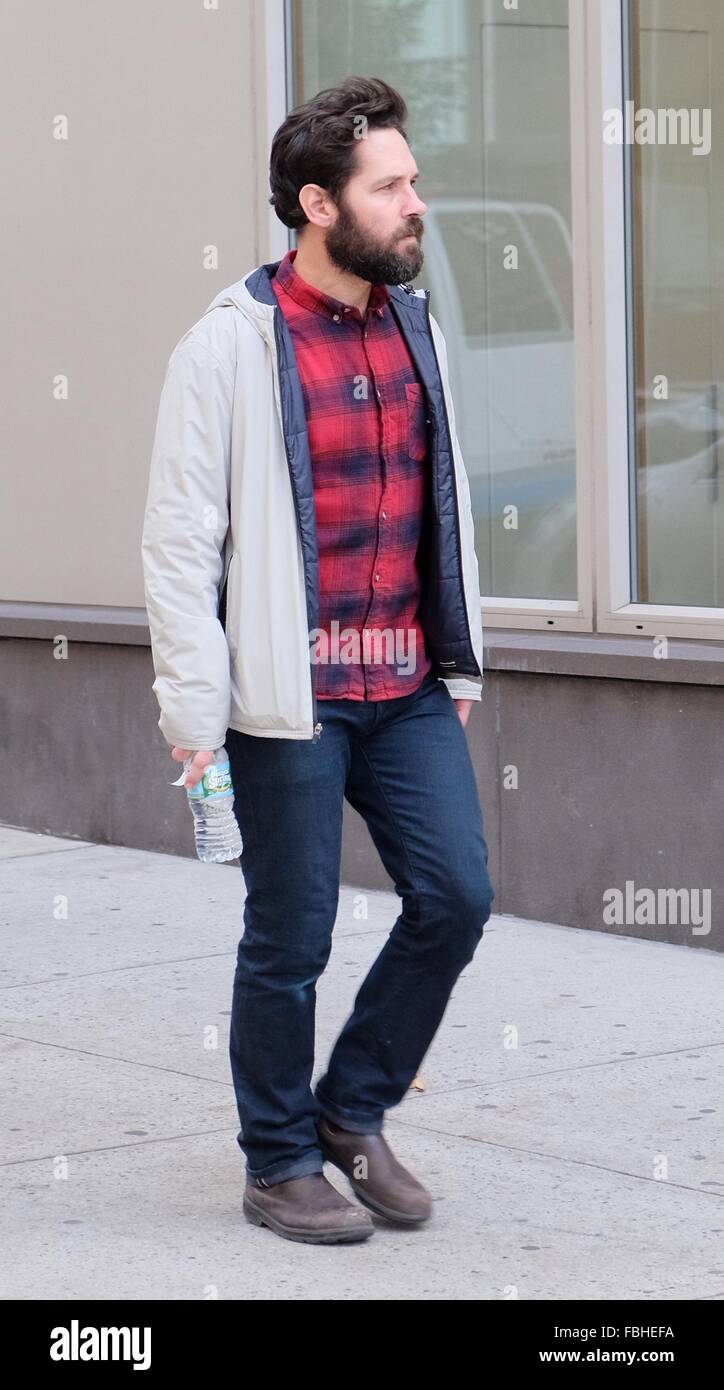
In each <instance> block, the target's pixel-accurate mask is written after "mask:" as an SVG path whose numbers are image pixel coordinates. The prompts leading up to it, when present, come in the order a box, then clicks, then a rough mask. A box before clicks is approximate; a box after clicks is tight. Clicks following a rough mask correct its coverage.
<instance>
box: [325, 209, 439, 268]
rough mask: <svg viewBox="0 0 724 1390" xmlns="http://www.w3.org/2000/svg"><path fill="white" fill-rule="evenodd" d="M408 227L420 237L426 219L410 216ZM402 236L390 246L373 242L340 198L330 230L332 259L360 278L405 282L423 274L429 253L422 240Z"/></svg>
mask: <svg viewBox="0 0 724 1390" xmlns="http://www.w3.org/2000/svg"><path fill="white" fill-rule="evenodd" d="M405 229H406V231H408V232H411V233H412V234H413V236H415V237H417V238H420V237H421V236H422V232H423V225H422V219H421V218H420V217H410V218H408V220H407V223H406V226H405ZM402 235H403V229H402V228H400V232H399V237H402ZM399 237H398V238H396V239H395V240H394V241H393V242H392V244H391V246H390V247H381V246H376V245H374V244H372V243H371V242H370V238H369V234H368V233H365V232H363V231H362V230H361V228H360V226H359V224H358V223H357V222H356V220H355V218H354V217H353V216H352V214H351V213H350V212H349V211H348V209H347V208H346V207H345V205H344V203H343V202H342V201H341V200H340V202H339V216H338V218H337V221H336V222H335V224H334V226H333V227H332V228H331V229H330V231H329V232H328V233H327V236H326V238H325V246H326V249H327V255H328V256H329V259H330V260H331V261H333V262H334V264H335V265H336V266H339V268H340V270H346V271H348V272H349V273H350V274H351V275H357V276H358V277H359V279H360V280H366V281H367V282H368V283H369V284H370V285H404V284H407V282H408V280H414V278H415V276H416V275H419V273H420V270H421V268H422V263H423V261H424V259H425V257H424V255H423V251H422V247H421V245H420V242H419V240H418V241H417V242H414V241H405V242H403V241H401V240H400V239H399ZM403 247H404V248H405V250H404V252H403V249H402V248H403ZM395 248H399V249H395Z"/></svg>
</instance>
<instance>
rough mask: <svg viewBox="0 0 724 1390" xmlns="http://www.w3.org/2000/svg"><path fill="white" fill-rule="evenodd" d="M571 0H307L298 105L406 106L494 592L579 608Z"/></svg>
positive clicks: (438, 306)
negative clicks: (343, 90)
mask: <svg viewBox="0 0 724 1390" xmlns="http://www.w3.org/2000/svg"><path fill="white" fill-rule="evenodd" d="M567 15H568V6H567V0H526V3H525V5H522V4H521V5H520V6H519V7H518V8H517V9H507V8H506V7H505V6H504V5H503V4H502V3H501V2H500V0H297V2H296V4H295V5H294V7H293V17H294V35H293V40H294V42H293V52H294V67H295V92H294V99H295V101H302V100H306V99H307V98H308V97H310V96H312V95H313V94H314V93H315V92H317V91H319V90H320V89H321V88H322V87H327V86H331V85H333V84H334V83H335V82H337V81H340V80H341V79H342V78H343V77H346V76H348V75H349V74H351V73H357V74H366V75H371V76H376V77H382V78H384V79H385V81H387V82H390V83H391V84H392V85H393V86H394V87H396V88H398V90H399V91H400V92H401V93H402V95H403V97H404V99H405V101H406V103H407V105H408V108H409V122H408V136H409V139H410V143H411V146H412V149H413V152H414V154H415V158H416V160H417V163H418V167H419V169H420V181H419V184H418V190H419V192H420V195H421V197H422V198H423V199H424V201H425V202H426V203H427V205H428V212H427V214H426V216H425V237H424V241H423V247H424V250H425V264H424V266H423V269H422V271H421V273H420V275H419V276H418V279H417V282H416V283H417V285H418V286H421V287H422V286H424V287H425V288H429V289H430V291H431V299H430V307H431V309H432V312H433V314H434V315H435V317H436V318H437V319H438V321H439V323H440V325H441V327H442V330H443V332H444V334H445V338H446V342H447V347H448V356H449V364H450V375H451V383H452V390H453V394H454V399H455V409H456V418H457V423H458V434H459V436H460V442H461V445H462V450H463V455H464V458H465V464H466V468H467V471H468V475H469V478H470V489H471V496H472V502H473V510H474V513H475V518H476V531H477V535H476V546H477V554H478V560H479V564H480V582H481V588H482V592H483V595H488V596H491V597H495V598H506V597H510V598H513V599H525V598H532V599H542V598H543V599H567V600H575V599H576V598H577V582H576V581H577V576H576V485H575V463H576V454H575V418H574V397H575V392H574V366H575V364H574V353H573V308H572V248H571V172H570V113H569V83H568V20H567Z"/></svg>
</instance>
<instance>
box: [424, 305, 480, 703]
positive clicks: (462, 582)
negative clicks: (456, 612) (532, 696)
mask: <svg viewBox="0 0 724 1390" xmlns="http://www.w3.org/2000/svg"><path fill="white" fill-rule="evenodd" d="M425 318H426V320H427V331H428V335H429V338H430V346H431V347H432V352H433V357H434V358H435V362H436V363H437V370H438V375H439V377H440V387H441V394H442V408H443V414H444V416H445V424H446V426H447V433H448V439H449V440H450V464H451V468H450V472H451V474H452V484H453V492H454V493H455V537H456V540H457V550H458V569H459V571H460V591H461V593H462V596H463V608H464V609H465V623H466V626H467V629H468V642H469V643H470V650H471V652H472V653H473V663H474V665H475V667H476V670H477V674H478V675H479V676H482V674H483V673H482V671H481V670H480V666H479V665H478V662H477V661H476V660H475V651H474V649H473V636H472V633H471V631H470V615H469V613H468V601H467V597H466V595H465V578H464V575H463V554H462V541H461V539H460V521H459V513H458V484H457V478H456V477H455V446H454V443H453V437H452V430H451V429H450V420H449V418H448V413H447V403H446V401H445V388H444V385H443V380H442V372H441V370H440V363H439V361H438V357H437V350H436V348H435V339H434V338H433V335H432V324H431V323H430V291H429V290H425ZM435 428H436V432H437V426H436V427H435ZM478 601H479V600H478ZM440 664H447V663H440Z"/></svg>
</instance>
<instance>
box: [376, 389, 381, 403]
mask: <svg viewBox="0 0 724 1390" xmlns="http://www.w3.org/2000/svg"><path fill="white" fill-rule="evenodd" d="M376 395H377V399H378V401H381V400H382V392H381V391H377V393H376Z"/></svg>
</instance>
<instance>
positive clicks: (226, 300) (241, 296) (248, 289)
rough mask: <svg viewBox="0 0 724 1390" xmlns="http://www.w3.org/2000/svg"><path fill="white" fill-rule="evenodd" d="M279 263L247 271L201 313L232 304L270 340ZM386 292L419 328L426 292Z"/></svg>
mask: <svg viewBox="0 0 724 1390" xmlns="http://www.w3.org/2000/svg"><path fill="white" fill-rule="evenodd" d="M282 259H283V257H282V258H280V260H278V261H266V262H264V264H262V265H258V266H256V267H255V268H254V269H253V270H250V271H247V273H246V275H242V277H241V279H240V280H237V281H236V282H235V284H233V285H228V286H227V287H226V289H224V290H221V291H220V292H219V294H217V295H216V297H215V298H214V299H212V301H211V303H210V304H209V306H208V308H207V309H206V310H205V311H204V313H206V314H208V313H209V311H210V310H211V309H217V308H219V307H220V306H221V305H229V304H233V305H235V306H236V308H237V309H240V310H241V312H242V313H243V314H244V315H245V317H246V318H247V319H249V321H250V322H251V323H252V324H253V325H254V327H255V328H256V329H257V331H258V332H259V333H260V334H261V335H262V337H264V338H269V337H270V335H271V334H273V331H274V327H273V325H274V311H275V310H276V309H278V308H279V301H278V300H277V297H276V295H275V293H274V290H273V288H272V277H273V276H274V274H275V273H276V271H277V270H278V268H279V266H280V265H281V261H282ZM385 288H386V290H387V293H388V296H389V299H390V301H391V303H392V304H393V306H395V307H397V308H399V309H400V310H401V311H402V312H403V314H404V313H407V314H408V315H409V316H410V319H411V320H413V321H414V326H415V327H421V326H422V325H423V323H424V319H425V301H426V299H427V291H426V290H415V289H412V288H411V287H408V286H405V285H386V286H385Z"/></svg>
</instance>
